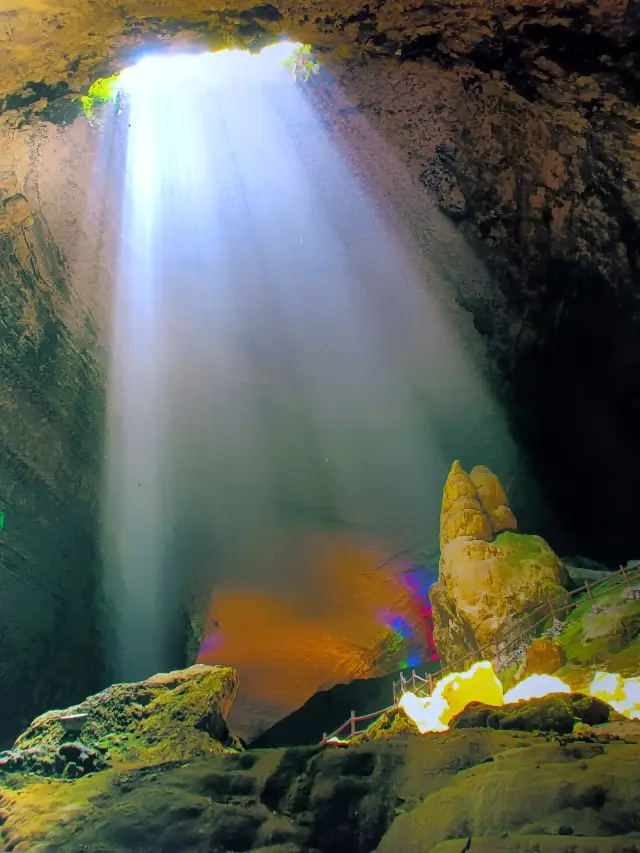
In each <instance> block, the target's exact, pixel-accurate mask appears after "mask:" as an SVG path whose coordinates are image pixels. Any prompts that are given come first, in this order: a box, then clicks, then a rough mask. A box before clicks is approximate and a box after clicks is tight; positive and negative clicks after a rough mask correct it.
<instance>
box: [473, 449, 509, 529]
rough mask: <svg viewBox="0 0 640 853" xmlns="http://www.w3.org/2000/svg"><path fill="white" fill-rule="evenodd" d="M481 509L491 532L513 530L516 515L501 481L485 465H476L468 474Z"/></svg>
mask: <svg viewBox="0 0 640 853" xmlns="http://www.w3.org/2000/svg"><path fill="white" fill-rule="evenodd" d="M469 479H470V480H471V482H472V483H473V486H474V487H475V490H476V495H477V498H478V500H479V501H480V504H481V506H482V509H483V510H484V511H485V512H486V513H487V515H488V516H489V519H490V522H491V530H492V532H493V533H499V532H500V531H501V530H515V529H516V528H517V526H518V524H517V521H516V517H515V515H514V514H513V512H512V511H511V509H510V507H509V502H508V500H507V494H506V492H505V490H504V489H503V487H502V483H501V482H500V480H499V479H498V478H497V477H496V475H495V474H494V473H493V472H492V471H490V470H489V468H487V467H486V465H476V466H475V468H473V469H472V471H471V473H470V474H469Z"/></svg>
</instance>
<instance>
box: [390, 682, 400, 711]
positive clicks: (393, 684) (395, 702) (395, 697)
mask: <svg viewBox="0 0 640 853" xmlns="http://www.w3.org/2000/svg"><path fill="white" fill-rule="evenodd" d="M391 686H392V687H393V704H394V705H397V704H398V694H397V692H396V683H395V681H393V682H391Z"/></svg>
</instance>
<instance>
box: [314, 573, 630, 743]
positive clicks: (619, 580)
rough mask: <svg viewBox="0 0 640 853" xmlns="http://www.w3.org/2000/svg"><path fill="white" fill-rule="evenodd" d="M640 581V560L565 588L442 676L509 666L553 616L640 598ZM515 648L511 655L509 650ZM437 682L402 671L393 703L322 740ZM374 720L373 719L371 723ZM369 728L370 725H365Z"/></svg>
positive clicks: (354, 719) (351, 728) (328, 737)
mask: <svg viewBox="0 0 640 853" xmlns="http://www.w3.org/2000/svg"><path fill="white" fill-rule="evenodd" d="M639 582H640V561H638V562H635V563H632V564H631V565H629V566H621V567H620V568H619V569H618V571H617V572H612V573H611V574H610V575H609V577H607V578H602V580H599V581H597V582H596V583H593V584H590V583H585V585H584V586H581V587H580V588H579V589H574V590H571V591H567V592H564V593H563V594H562V595H559V596H557V597H556V598H553V599H549V601H546V602H544V603H543V604H540V605H538V607H535V608H534V609H533V610H531V611H529V612H528V613H526V614H525V615H524V616H523V617H522V619H519V620H518V621H517V622H516V623H515V624H514V625H512V626H511V628H509V629H508V630H507V631H505V632H504V633H503V634H501V635H500V636H498V637H496V638H495V640H493V641H492V642H491V643H487V644H486V645H484V646H482V648H479V649H475V650H474V651H472V652H470V653H469V654H468V655H465V657H463V658H460V659H459V660H457V661H454V662H453V663H451V664H449V666H446V667H444V668H442V669H441V670H440V672H439V673H438V680H440V679H441V678H442V677H443V676H445V675H447V674H448V673H450V672H460V671H464V669H465V668H466V667H467V666H472V665H473V664H474V663H476V662H477V661H481V660H494V661H495V668H496V669H497V670H498V671H499V670H500V669H504V668H505V666H509V665H510V663H511V662H512V658H513V656H514V655H513V652H516V657H517V656H518V653H519V652H520V650H522V651H523V653H524V651H525V650H526V646H527V645H528V643H529V642H530V640H531V638H532V637H534V636H538V635H539V634H540V633H542V630H543V626H544V625H546V624H547V623H548V622H549V620H550V619H551V627H552V628H553V626H554V625H555V624H556V623H559V624H560V625H561V624H562V623H561V622H560V617H561V616H563V615H566V614H567V613H568V612H569V611H570V610H573V609H574V608H575V607H577V606H578V605H579V604H581V603H582V602H583V601H586V600H590V601H591V609H592V611H593V612H595V613H597V612H598V610H599V607H598V601H597V600H598V599H599V598H602V597H603V596H604V595H608V594H609V593H611V592H612V591H613V590H615V589H617V588H623V587H625V586H626V587H627V596H626V597H627V598H628V599H631V600H636V599H640V590H639V589H638V587H637V584H638V583H639ZM510 651H511V652H512V654H511V655H509V652H510ZM435 685H436V678H435V677H434V676H433V675H431V674H429V675H427V676H426V678H422V676H420V675H418V674H417V673H416V672H415V670H413V671H412V673H411V678H405V677H404V674H403V673H400V679H399V680H398V681H394V682H393V705H389V707H388V708H382V709H381V710H380V711H374V712H373V713H372V714H366V715H365V716H363V717H356V714H355V711H352V712H351V716H350V717H349V719H348V720H346V722H344V723H343V724H342V725H341V726H340V728H338V729H336V730H335V731H334V732H332V733H331V734H329V735H328V734H326V733H325V734H323V736H322V743H326V742H327V741H331V740H332V739H334V738H335V739H336V740H339V741H340V742H344V741H348V740H350V739H351V738H352V737H354V736H355V735H356V734H361V732H358V730H357V724H358V723H363V722H367V721H373V720H377V719H378V718H379V717H381V716H382V714H385V713H386V712H387V711H390V710H392V709H393V708H395V707H396V705H397V703H398V700H399V698H400V697H401V696H402V694H403V693H405V692H406V691H407V690H411V691H412V692H414V693H416V694H417V695H419V696H430V695H431V693H432V692H433V689H434V687H435ZM369 724H371V723H369ZM365 728H368V727H365ZM345 729H348V730H349V731H348V733H347V735H346V737H340V735H341V734H342V732H344V731H345Z"/></svg>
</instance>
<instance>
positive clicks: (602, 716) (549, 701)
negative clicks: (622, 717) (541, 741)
mask: <svg viewBox="0 0 640 853" xmlns="http://www.w3.org/2000/svg"><path fill="white" fill-rule="evenodd" d="M611 713H612V711H611V708H610V707H609V706H608V705H607V704H606V703H605V702H601V701H600V699H594V698H593V697H592V696H583V695H581V694H579V693H572V694H565V693H552V694H550V695H549V696H544V697H543V698H541V699H528V700H527V701H523V702H516V703H514V704H511V705H503V706H502V707H500V708H495V707H493V706H491V705H484V704H482V703H481V702H472V703H471V704H470V705H467V707H466V708H465V709H464V710H463V711H461V712H460V713H459V714H458V716H457V717H455V718H454V719H453V720H452V721H451V725H450V728H452V729H468V728H474V729H475V728H488V729H502V730H514V731H524V732H555V733H556V734H570V733H571V732H572V731H573V730H574V727H575V726H576V725H577V724H579V723H583V724H585V725H588V726H596V725H601V724H602V723H606V722H607V721H608V720H609V716H610V714H611Z"/></svg>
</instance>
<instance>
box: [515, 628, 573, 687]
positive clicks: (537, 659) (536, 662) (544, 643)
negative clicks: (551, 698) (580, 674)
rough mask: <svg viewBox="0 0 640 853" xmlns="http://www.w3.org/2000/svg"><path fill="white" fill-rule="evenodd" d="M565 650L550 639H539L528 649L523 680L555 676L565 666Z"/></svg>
mask: <svg viewBox="0 0 640 853" xmlns="http://www.w3.org/2000/svg"><path fill="white" fill-rule="evenodd" d="M565 660H566V655H565V653H564V650H563V649H562V648H561V647H560V646H558V645H556V643H554V642H553V640H550V639H549V638H548V637H537V638H536V639H535V640H534V641H533V642H532V643H531V645H530V646H529V648H528V649H527V654H526V657H525V659H524V667H523V670H522V675H523V678H526V677H527V676H529V675H553V673H554V672H557V670H559V669H560V667H561V666H563V665H564V663H565Z"/></svg>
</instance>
